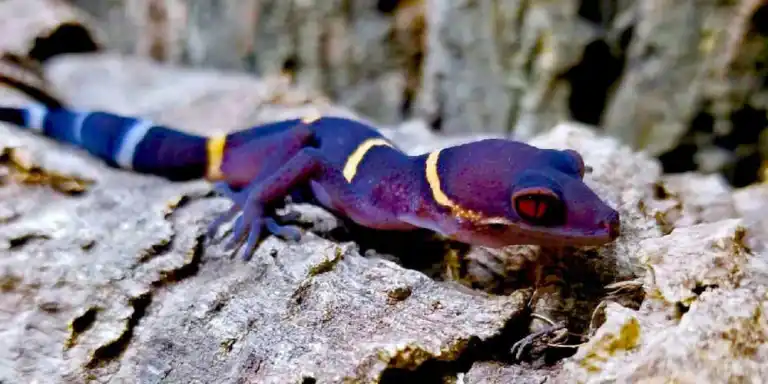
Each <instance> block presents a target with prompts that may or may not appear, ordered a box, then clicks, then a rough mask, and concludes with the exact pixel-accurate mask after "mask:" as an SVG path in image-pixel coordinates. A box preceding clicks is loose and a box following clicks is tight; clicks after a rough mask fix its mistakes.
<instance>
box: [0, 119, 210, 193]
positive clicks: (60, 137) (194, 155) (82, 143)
mask: <svg viewBox="0 0 768 384" xmlns="http://www.w3.org/2000/svg"><path fill="white" fill-rule="evenodd" d="M0 121H2V122H8V123H11V124H15V125H17V126H19V127H22V128H26V129H30V130H33V131H36V132H38V133H41V134H43V135H44V136H47V137H50V138H53V139H55V140H57V141H60V142H64V143H68V144H72V145H75V146H77V147H80V148H83V149H85V150H87V151H88V152H90V153H91V154H92V155H94V156H96V157H98V158H100V159H102V160H104V161H105V162H106V163H107V164H109V165H110V166H113V167H117V168H123V169H130V170H134V171H136V172H141V173H147V174H153V175H157V176H162V177H165V178H167V179H169V180H174V181H182V180H192V179H199V178H210V177H211V176H213V175H209V173H210V171H209V168H210V167H209V165H214V168H215V167H217V165H215V164H218V163H220V162H221V157H222V152H223V150H224V148H223V144H224V140H223V138H221V137H219V138H211V139H208V138H206V137H203V136H197V135H191V134H187V133H184V132H181V131H178V130H174V129H171V128H168V127H165V126H161V125H156V124H155V123H153V122H152V121H150V120H145V119H139V118H133V117H126V116H120V115H115V114H112V113H107V112H97V111H93V112H81V111H75V110H71V109H67V108H56V109H48V108H46V107H44V106H42V105H31V106H28V107H26V108H11V107H0ZM216 171H218V170H217V169H216Z"/></svg>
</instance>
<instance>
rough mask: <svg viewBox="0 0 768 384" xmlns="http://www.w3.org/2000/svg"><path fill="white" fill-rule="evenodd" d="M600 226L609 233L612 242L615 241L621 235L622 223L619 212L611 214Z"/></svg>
mask: <svg viewBox="0 0 768 384" xmlns="http://www.w3.org/2000/svg"><path fill="white" fill-rule="evenodd" d="M600 224H601V225H602V227H603V228H604V229H605V230H606V231H608V236H610V238H611V240H615V239H616V238H617V237H619V234H620V233H621V221H620V220H619V213H618V212H616V211H614V212H611V214H610V215H608V217H607V218H606V219H605V220H603V221H602V222H601V223H600Z"/></svg>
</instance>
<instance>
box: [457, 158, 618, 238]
mask: <svg viewBox="0 0 768 384" xmlns="http://www.w3.org/2000/svg"><path fill="white" fill-rule="evenodd" d="M531 161H532V162H533V163H534V165H535V166H532V167H527V168H526V169H524V170H521V171H520V172H518V173H516V174H515V175H514V176H513V177H512V180H511V183H510V188H509V190H510V196H509V199H508V201H507V202H505V204H504V205H505V209H504V210H505V214H504V215H503V216H495V217H493V216H492V217H482V218H479V219H476V220H471V222H469V221H468V222H466V225H462V226H461V227H462V228H461V229H460V230H459V233H457V237H460V238H464V240H465V241H467V242H470V243H474V244H479V245H485V246H491V247H497V248H498V247H504V246H507V245H512V244H536V245H551V246H564V245H567V246H597V245H603V244H606V243H610V242H612V241H613V240H615V239H616V238H617V237H618V236H619V229H620V226H619V225H620V224H619V213H618V212H617V211H616V210H614V209H613V208H611V207H610V206H608V205H607V204H606V203H605V202H604V201H603V200H601V199H600V197H599V196H598V195H597V194H596V193H595V192H594V191H592V189H590V188H589V187H588V186H587V185H586V184H585V183H584V181H583V177H584V174H585V172H586V170H587V168H586V167H585V165H584V161H583V160H582V157H581V156H580V155H579V154H578V153H577V152H576V151H573V150H564V151H559V150H542V151H541V153H540V155H537V156H536V157H535V158H533V159H531Z"/></svg>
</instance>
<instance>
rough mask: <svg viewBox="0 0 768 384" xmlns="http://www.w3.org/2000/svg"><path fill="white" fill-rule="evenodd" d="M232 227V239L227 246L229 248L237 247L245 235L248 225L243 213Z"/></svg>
mask: <svg viewBox="0 0 768 384" xmlns="http://www.w3.org/2000/svg"><path fill="white" fill-rule="evenodd" d="M232 228H233V231H232V239H231V240H230V241H229V243H227V246H226V247H225V248H226V249H228V250H231V249H233V248H235V247H236V246H237V245H238V244H239V243H240V241H242V239H243V236H244V235H245V231H246V230H247V226H246V224H245V220H244V219H243V215H240V216H238V217H237V220H235V225H234V226H233V227H232Z"/></svg>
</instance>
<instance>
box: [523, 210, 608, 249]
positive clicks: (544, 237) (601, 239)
mask: <svg viewBox="0 0 768 384" xmlns="http://www.w3.org/2000/svg"><path fill="white" fill-rule="evenodd" d="M596 227H597V229H594V230H591V231H581V230H578V229H571V228H558V229H553V228H537V227H533V226H528V225H520V226H519V227H518V228H516V231H515V232H516V233H514V234H513V236H518V237H520V238H521V239H522V240H528V241H530V243H532V244H540V245H553V246H560V245H572V246H600V245H605V244H608V243H611V242H613V241H614V240H616V239H617V238H618V237H619V235H620V234H621V222H620V220H619V215H618V213H617V212H613V213H611V214H610V215H609V216H608V217H607V218H605V219H604V220H602V221H600V222H599V223H598V224H597V226H596Z"/></svg>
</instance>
